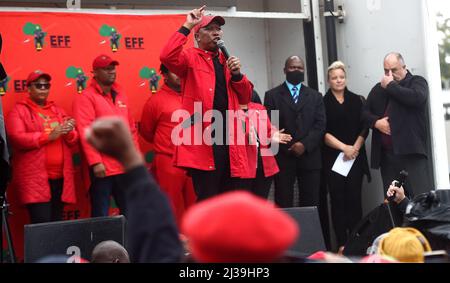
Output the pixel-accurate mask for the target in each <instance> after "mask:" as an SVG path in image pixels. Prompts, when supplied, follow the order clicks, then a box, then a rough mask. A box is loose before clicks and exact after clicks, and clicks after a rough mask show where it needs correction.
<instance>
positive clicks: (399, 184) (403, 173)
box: [388, 170, 408, 201]
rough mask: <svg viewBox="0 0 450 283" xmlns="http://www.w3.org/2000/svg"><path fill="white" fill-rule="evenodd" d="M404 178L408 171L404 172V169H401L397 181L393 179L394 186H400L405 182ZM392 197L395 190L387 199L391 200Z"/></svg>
mask: <svg viewBox="0 0 450 283" xmlns="http://www.w3.org/2000/svg"><path fill="white" fill-rule="evenodd" d="M406 178H408V172H406V171H405V170H402V171H401V172H400V176H399V177H398V181H395V183H394V186H395V187H397V188H400V187H402V186H403V185H404V184H405V182H406ZM403 189H404V188H403ZM394 198H395V192H394V194H393V195H392V196H390V197H388V201H393V200H394Z"/></svg>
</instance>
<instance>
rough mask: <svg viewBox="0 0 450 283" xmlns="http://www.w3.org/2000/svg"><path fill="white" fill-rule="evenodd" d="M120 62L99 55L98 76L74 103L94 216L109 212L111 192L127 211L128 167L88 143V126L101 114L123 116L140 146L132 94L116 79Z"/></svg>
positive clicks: (122, 208)
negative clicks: (124, 178) (125, 178)
mask: <svg viewBox="0 0 450 283" xmlns="http://www.w3.org/2000/svg"><path fill="white" fill-rule="evenodd" d="M117 65H119V62H118V61H116V60H113V59H112V58H111V57H109V56H108V55H100V56H98V57H96V58H95V59H94V61H93V63H92V69H93V74H94V79H93V80H92V82H91V85H90V86H89V87H88V88H86V89H85V90H84V91H83V93H82V94H81V95H79V96H77V98H76V99H75V101H74V104H73V114H74V116H75V118H76V120H77V122H78V123H77V129H78V132H79V133H80V136H81V137H82V139H81V145H82V148H83V151H84V154H85V156H86V159H87V162H88V164H89V167H90V175H91V187H90V195H91V215H92V217H99V216H108V214H109V205H110V202H109V200H110V196H111V194H112V195H113V197H114V200H115V201H116V203H117V205H118V207H119V209H120V211H121V213H122V214H124V215H126V208H125V205H124V201H123V196H122V194H121V193H120V190H119V189H118V188H119V184H120V183H121V178H122V174H123V172H124V171H123V167H122V165H120V163H119V162H117V161H116V160H114V159H113V158H111V157H108V156H106V155H104V154H102V153H99V152H98V151H97V150H95V149H94V148H92V147H91V146H90V145H89V144H88V143H87V141H86V139H85V137H84V132H85V129H86V128H87V127H89V126H90V125H91V123H92V122H93V121H94V120H95V119H97V118H99V117H105V116H117V117H121V118H122V119H123V120H124V121H126V123H127V125H128V127H129V129H130V131H131V133H132V136H133V140H134V142H135V145H136V147H138V138H137V130H136V127H135V123H134V119H133V117H132V116H131V110H130V108H129V105H128V98H127V96H126V95H125V92H124V89H123V88H122V87H120V86H119V85H118V84H117V83H116V66H117Z"/></svg>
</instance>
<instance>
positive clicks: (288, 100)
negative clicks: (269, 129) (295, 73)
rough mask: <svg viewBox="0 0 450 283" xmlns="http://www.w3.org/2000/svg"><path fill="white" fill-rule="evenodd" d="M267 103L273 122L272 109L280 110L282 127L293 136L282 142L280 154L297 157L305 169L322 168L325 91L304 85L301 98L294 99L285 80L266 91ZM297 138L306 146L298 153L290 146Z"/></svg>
mask: <svg viewBox="0 0 450 283" xmlns="http://www.w3.org/2000/svg"><path fill="white" fill-rule="evenodd" d="M264 106H266V108H267V110H268V111H269V115H271V116H270V117H271V119H273V120H272V123H273V124H274V125H277V124H276V119H275V117H274V116H272V115H273V114H272V111H273V110H278V111H279V128H280V129H285V133H287V134H291V136H292V141H291V142H290V143H288V144H287V145H280V152H279V153H278V155H277V158H278V159H279V157H291V158H298V161H299V165H300V168H303V169H310V170H312V169H320V168H322V157H321V146H322V142H323V136H324V134H325V128H326V116H325V107H324V104H323V99H322V94H321V93H319V92H318V91H316V90H314V89H312V88H309V87H307V86H305V85H302V87H301V90H300V97H299V101H298V102H297V103H294V100H293V98H292V95H291V92H290V91H289V89H288V87H287V86H286V83H283V84H281V85H279V86H277V87H275V88H273V89H271V90H269V91H267V92H266V94H265V97H264ZM298 141H299V142H301V143H302V144H303V145H304V146H305V153H304V154H303V155H302V156H300V157H295V156H294V155H293V153H291V152H289V151H288V149H289V147H291V145H292V144H294V143H296V142H298Z"/></svg>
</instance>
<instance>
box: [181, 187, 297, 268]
mask: <svg viewBox="0 0 450 283" xmlns="http://www.w3.org/2000/svg"><path fill="white" fill-rule="evenodd" d="M182 231H183V233H184V234H185V235H186V236H187V237H188V239H189V245H190V248H191V251H192V255H193V257H194V258H195V259H196V260H197V261H199V262H230V263H232V262H234V263H235V262H274V261H276V260H277V259H279V258H281V256H282V255H283V254H284V252H285V251H286V250H287V248H289V247H290V246H291V245H292V244H293V243H294V241H295V240H296V239H297V237H298V235H299V227H298V225H297V223H296V222H295V221H294V220H293V219H292V218H291V217H290V216H289V215H288V214H287V213H285V212H283V211H282V210H280V209H278V208H276V207H275V206H274V205H273V204H272V203H270V202H268V201H267V200H264V199H261V198H259V197H256V196H254V195H252V194H250V193H248V192H245V191H235V192H229V193H225V194H222V195H219V196H216V197H213V198H210V199H207V200H204V201H202V202H200V203H198V204H196V205H194V206H193V207H191V208H190V209H189V210H188V211H187V212H186V214H185V217H184V218H183V222H182Z"/></svg>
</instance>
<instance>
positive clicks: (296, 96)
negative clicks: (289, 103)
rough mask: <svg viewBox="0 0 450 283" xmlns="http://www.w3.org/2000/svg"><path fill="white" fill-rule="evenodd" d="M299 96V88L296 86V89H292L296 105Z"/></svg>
mask: <svg viewBox="0 0 450 283" xmlns="http://www.w3.org/2000/svg"><path fill="white" fill-rule="evenodd" d="M298 96H299V93H298V88H297V87H296V86H294V87H293V88H292V99H294V102H295V103H297V102H298Z"/></svg>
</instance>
